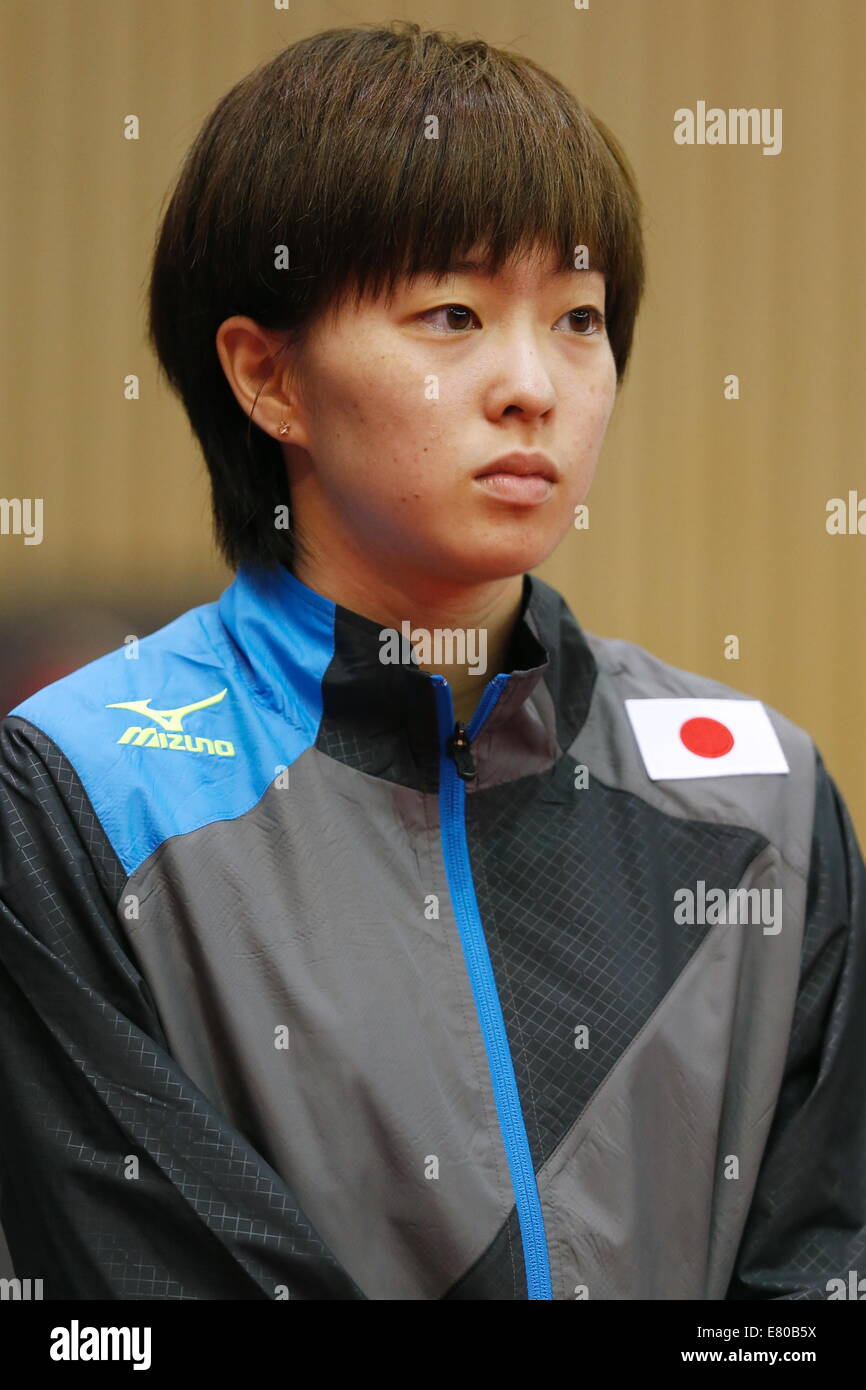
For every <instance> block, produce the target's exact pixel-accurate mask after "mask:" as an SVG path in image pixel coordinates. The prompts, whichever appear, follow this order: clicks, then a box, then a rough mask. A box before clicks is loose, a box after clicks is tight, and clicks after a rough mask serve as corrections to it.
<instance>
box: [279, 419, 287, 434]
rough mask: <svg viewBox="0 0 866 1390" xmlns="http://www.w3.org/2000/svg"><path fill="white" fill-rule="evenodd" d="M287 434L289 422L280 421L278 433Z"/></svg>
mask: <svg viewBox="0 0 866 1390" xmlns="http://www.w3.org/2000/svg"><path fill="white" fill-rule="evenodd" d="M288 432H289V422H288V421H287V420H281V421H280V428H279V433H280V434H288Z"/></svg>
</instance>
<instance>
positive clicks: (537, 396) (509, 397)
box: [488, 324, 556, 418]
mask: <svg viewBox="0 0 866 1390" xmlns="http://www.w3.org/2000/svg"><path fill="white" fill-rule="evenodd" d="M547 331H548V333H550V330H549V329H548V330H547ZM552 336H553V335H552V334H551V337H552ZM488 380H489V382H490V389H489V400H488V406H489V410H490V412H491V414H492V415H493V416H494V418H496V417H499V416H501V415H504V414H506V413H507V412H509V411H510V412H511V413H512V414H515V413H517V414H520V415H525V416H527V417H528V418H531V417H535V416H538V415H544V414H545V413H546V412H547V411H548V410H550V409H551V407H552V406H553V405H554V403H555V401H556V387H555V385H554V380H553V376H552V372H551V363H550V362H549V360H548V354H547V351H546V350H545V345H544V344H543V343H542V340H541V330H536V329H534V328H530V327H528V326H526V325H525V324H524V325H517V324H515V325H513V326H512V327H510V328H508V329H503V330H502V331H501V332H499V333H497V334H496V335H494V339H492V340H491V344H490V370H489V376H488Z"/></svg>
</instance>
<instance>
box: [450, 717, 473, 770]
mask: <svg viewBox="0 0 866 1390" xmlns="http://www.w3.org/2000/svg"><path fill="white" fill-rule="evenodd" d="M448 752H449V753H450V754H451V756H452V758H453V759H454V766H455V767H456V768H457V775H458V777H462V778H463V781H464V782H471V781H472V779H473V778H474V776H475V763H474V761H473V758H472V750H471V747H470V743H469V739H468V738H467V737H466V726H465V725H464V724H461V723H460V720H459V719H458V720H457V723H456V724H455V725H454V733H453V734H452V735H451V738H450V739H449V740H448Z"/></svg>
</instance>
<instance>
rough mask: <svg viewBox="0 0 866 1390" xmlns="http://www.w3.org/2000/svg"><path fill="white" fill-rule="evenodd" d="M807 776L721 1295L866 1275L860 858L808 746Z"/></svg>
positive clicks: (813, 1288) (816, 1295) (865, 901)
mask: <svg viewBox="0 0 866 1390" xmlns="http://www.w3.org/2000/svg"><path fill="white" fill-rule="evenodd" d="M816 777H817V782H816V801H815V822H814V830H813V836H812V853H811V863H810V870H809V882H808V890H807V900H806V923H805V933H804V940H803V949H802V957H801V968H800V982H799V990H798V995H797V1001H796V1005H795V1009H794V1016H793V1021H792V1026H791V1036H790V1042H789V1047H788V1054H787V1060H786V1063H785V1073H784V1078H783V1082H782V1086H781V1089H780V1092H779V1100H778V1104H777V1107H776V1113H775V1115H774V1117H773V1124H772V1127H771V1130H770V1133H769V1135H768V1138H767V1145H766V1149H765V1152H764V1158H763V1161H762V1164H761V1169H760V1172H759V1174H758V1181H757V1186H756V1189H755V1193H754V1195H753V1200H752V1206H751V1209H750V1212H749V1217H748V1220H747V1223H746V1227H745V1230H744V1233H743V1239H742V1241H741V1245H740V1249H739V1252H738V1255H737V1261H736V1265H735V1270H734V1276H733V1279H732V1281H731V1284H730V1287H729V1291H728V1295H727V1297H728V1298H729V1299H759V1298H761V1299H763V1298H777V1299H782V1298H788V1299H797V1298H803V1299H827V1298H832V1297H837V1298H838V1297H840V1296H841V1297H848V1296H850V1294H848V1293H847V1292H846V1293H844V1294H840V1285H839V1283H838V1282H837V1283H836V1284H835V1285H834V1284H832V1283H831V1282H830V1281H832V1280H835V1281H842V1284H843V1285H844V1288H845V1289H846V1290H847V1289H848V1288H849V1278H850V1276H851V1275H852V1273H854V1272H856V1271H859V1273H854V1278H855V1279H856V1278H866V867H864V863H863V855H862V853H861V850H860V847H859V845H858V843H857V838H856V835H855V833H854V827H853V826H852V824H851V818H850V816H849V814H848V809H847V807H846V806H845V803H844V801H843V800H842V797H841V796H840V794H839V791H838V789H837V787H836V785H835V783H834V781H833V779H832V778H831V777H830V775H829V774H828V772H827V770H826V768H825V767H824V764H823V761H822V759H821V756H820V753H818V752H817V750H816ZM862 1293H866V1282H864V1284H863V1287H862V1289H861V1294H862Z"/></svg>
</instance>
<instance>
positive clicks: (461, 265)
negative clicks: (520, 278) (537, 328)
mask: <svg viewBox="0 0 866 1390" xmlns="http://www.w3.org/2000/svg"><path fill="white" fill-rule="evenodd" d="M467 271H468V272H469V274H471V275H483V276H484V277H485V279H491V278H492V277H491V275H490V272H489V271H487V270H485V268H484V266H483V265H482V263H481V262H480V261H449V263H448V265H447V266H446V267H445V269H444V270H443V271H442V274H441V275H434V277H433V278H434V279H437V280H444V279H445V277H446V276H447V275H461V274H465V273H466V272H467ZM594 273H601V272H594V271H593V270H592V269H591V268H589V267H586V268H583V269H580V270H579V269H578V268H577V267H576V266H575V267H574V268H571V267H566V268H565V269H561V270H549V271H548V272H547V278H548V280H552V279H561V278H562V276H564V275H592V274H594Z"/></svg>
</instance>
